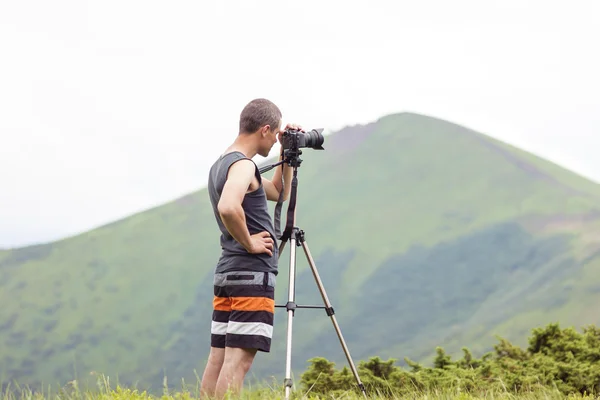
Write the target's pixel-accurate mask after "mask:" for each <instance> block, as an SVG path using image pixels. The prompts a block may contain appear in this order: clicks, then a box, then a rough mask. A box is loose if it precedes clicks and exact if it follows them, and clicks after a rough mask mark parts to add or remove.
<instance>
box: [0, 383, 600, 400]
mask: <svg viewBox="0 0 600 400" xmlns="http://www.w3.org/2000/svg"><path fill="white" fill-rule="evenodd" d="M99 386H100V388H98V389H97V390H93V391H82V390H80V389H78V388H77V386H76V385H74V384H71V385H69V386H67V387H65V388H63V389H62V390H60V391H57V392H51V391H49V392H47V393H33V392H32V391H29V390H11V391H8V392H5V393H3V394H2V397H1V398H0V400H53V399H55V400H58V399H64V400H111V399H114V400H150V399H152V400H159V399H160V400H191V399H198V398H199V393H198V391H185V390H184V391H178V390H169V389H166V390H165V392H164V394H162V395H152V394H149V393H148V392H144V391H139V390H136V389H131V388H126V387H119V386H116V387H111V386H110V384H109V382H107V381H105V380H100V382H99ZM227 399H231V400H233V399H240V400H259V399H260V400H284V399H285V396H284V392H283V390H276V389H273V388H269V387H265V388H261V389H249V390H245V391H243V392H242V393H241V394H240V395H239V396H228V397H227ZM290 399H294V400H296V399H298V400H299V399H303V400H304V399H306V400H309V399H323V400H325V399H327V400H337V399H339V400H364V399H365V397H364V396H363V395H362V394H360V393H359V394H357V393H353V392H349V393H337V394H327V395H318V394H312V393H311V392H310V391H306V392H304V391H296V392H293V394H292V396H290ZM367 399H369V400H384V399H386V400H387V399H413V400H446V399H453V400H454V399H456V400H470V399H486V400H554V399H556V400H558V399H561V400H562V399H590V400H592V399H598V396H594V395H591V394H580V393H577V394H569V395H565V394H563V393H561V392H560V391H558V390H553V389H537V390H532V391H530V392H522V393H514V392H511V391H508V390H490V391H482V392H480V393H477V392H475V393H465V392H463V391H461V390H460V389H437V390H436V389H431V390H424V391H423V390H414V391H410V390H406V391H402V392H401V393H392V394H385V395H384V394H377V393H370V394H368V395H367Z"/></svg>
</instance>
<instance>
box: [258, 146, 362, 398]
mask: <svg viewBox="0 0 600 400" xmlns="http://www.w3.org/2000/svg"><path fill="white" fill-rule="evenodd" d="M301 154H302V151H301V150H300V149H299V148H292V149H288V150H287V151H285V152H284V153H282V156H283V160H282V161H279V162H277V163H275V164H271V165H269V166H266V167H263V168H261V169H260V173H261V174H262V173H264V172H266V171H268V170H270V169H272V168H274V167H276V166H277V165H280V164H283V163H287V164H288V165H290V166H291V167H292V168H293V175H292V183H291V194H290V203H289V206H288V210H287V223H286V227H285V230H284V231H283V233H281V234H280V233H279V227H280V222H279V219H280V218H279V214H280V210H281V205H282V198H283V189H282V190H281V193H280V195H279V200H278V202H277V206H276V208H275V229H276V235H277V236H278V237H279V239H281V244H280V247H279V257H280V258H281V253H282V251H283V249H284V248H285V245H286V243H287V242H288V241H289V242H290V265H289V286H288V301H287V303H286V304H285V305H275V307H278V308H285V309H286V310H287V340H286V342H287V344H286V347H287V350H286V360H285V379H284V384H285V398H286V400H287V399H289V396H290V391H291V387H292V377H291V374H292V371H291V370H292V321H293V317H294V313H295V311H296V309H298V308H322V309H324V310H325V312H326V313H327V316H329V317H330V318H331V322H332V323H333V327H334V329H335V331H336V333H337V336H338V339H339V341H340V344H341V346H342V349H343V351H344V353H345V355H346V359H347V360H348V364H349V365H350V369H351V370H352V373H353V375H354V378H355V379H356V382H357V384H358V387H359V388H360V390H361V391H362V393H363V395H364V397H365V398H366V397H367V394H366V392H365V387H364V385H363V383H362V382H361V380H360V377H359V376H358V371H357V370H356V367H355V365H354V363H353V361H352V357H351V356H350V350H348V346H347V345H346V342H345V341H344V337H343V335H342V331H341V329H340V326H339V324H338V322H337V319H336V317H335V312H334V310H333V306H332V305H331V303H330V301H329V298H328V297H327V293H326V291H325V287H324V286H323V282H322V281H321V278H320V276H319V272H318V271H317V267H316V265H315V261H314V259H313V257H312V255H311V252H310V249H309V247H308V243H307V242H306V239H305V237H304V231H303V230H301V229H300V228H299V227H297V226H296V225H295V219H296V215H295V214H296V194H297V190H298V167H300V164H301V163H302V159H300V157H299V156H300V155H301ZM281 168H282V169H283V165H282V166H281ZM281 177H282V182H281V187H282V188H283V187H284V186H283V171H282V174H281ZM300 246H301V247H302V249H303V250H304V254H305V256H306V259H307V261H308V264H309V265H310V268H311V270H312V273H313V276H314V278H315V281H316V284H317V287H318V289H319V291H320V292H321V297H322V298H323V302H324V304H325V305H324V306H316V305H299V304H296V302H295V297H296V247H300Z"/></svg>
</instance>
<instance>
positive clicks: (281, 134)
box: [277, 124, 305, 144]
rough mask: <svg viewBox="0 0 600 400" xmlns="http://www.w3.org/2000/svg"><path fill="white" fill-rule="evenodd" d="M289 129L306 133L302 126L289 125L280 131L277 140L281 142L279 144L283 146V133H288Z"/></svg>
mask: <svg viewBox="0 0 600 400" xmlns="http://www.w3.org/2000/svg"><path fill="white" fill-rule="evenodd" d="M288 129H296V130H299V131H300V132H305V130H304V128H302V127H301V126H300V125H296V124H287V125H286V126H285V128H283V129H281V130H280V131H279V133H278V134H277V140H278V141H279V143H281V144H283V143H282V142H281V138H282V136H283V132H285V131H287V130H288Z"/></svg>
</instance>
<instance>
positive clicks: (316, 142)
mask: <svg viewBox="0 0 600 400" xmlns="http://www.w3.org/2000/svg"><path fill="white" fill-rule="evenodd" d="M321 132H323V130H322V129H320V130H317V129H312V130H310V131H308V132H306V133H304V138H305V140H306V147H310V148H311V149H319V150H323V147H322V146H323V143H324V142H325V138H324V137H323V135H322V134H321Z"/></svg>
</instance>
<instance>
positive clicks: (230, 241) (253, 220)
mask: <svg viewBox="0 0 600 400" xmlns="http://www.w3.org/2000/svg"><path fill="white" fill-rule="evenodd" d="M243 159H248V160H250V161H252V159H249V158H248V157H246V156H245V155H244V154H243V153H241V152H238V151H234V152H231V153H227V154H224V155H222V156H220V157H219V159H218V160H217V161H215V163H214V164H213V165H212V167H211V168H210V172H209V177H208V194H209V197H210V201H211V204H212V207H213V212H214V215H215V218H216V220H217V224H218V226H219V230H220V231H221V239H220V242H221V249H222V251H221V256H220V257H219V260H218V262H217V266H216V270H215V272H217V273H223V272H228V271H261V272H272V273H274V274H275V275H277V261H278V258H279V257H278V246H277V238H276V236H275V229H274V227H273V222H272V220H271V216H270V215H269V209H268V207H267V196H266V194H265V189H264V187H263V183H262V179H261V176H260V171H259V170H258V167H257V166H256V164H255V165H254V166H255V176H256V178H257V179H258V182H259V188H258V189H257V190H255V191H254V192H251V193H246V195H245V196H244V200H243V201H242V208H243V209H244V213H245V214H246V226H247V227H248V231H249V232H250V234H251V235H253V234H255V233H258V232H262V231H267V232H269V233H270V234H271V237H272V238H273V241H274V242H275V245H274V246H273V247H274V248H273V256H269V255H268V254H267V253H262V254H251V253H248V251H246V249H245V248H244V247H243V246H242V245H241V244H239V243H238V242H237V241H236V240H235V239H234V238H233V237H232V236H231V235H230V234H229V231H227V228H226V227H225V225H223V221H221V216H220V215H219V211H218V209H217V205H218V204H219V199H220V198H221V192H222V191H223V186H224V185H225V180H226V179H227V172H228V171H229V167H230V166H231V165H232V164H233V163H235V162H236V161H239V160H243Z"/></svg>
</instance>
